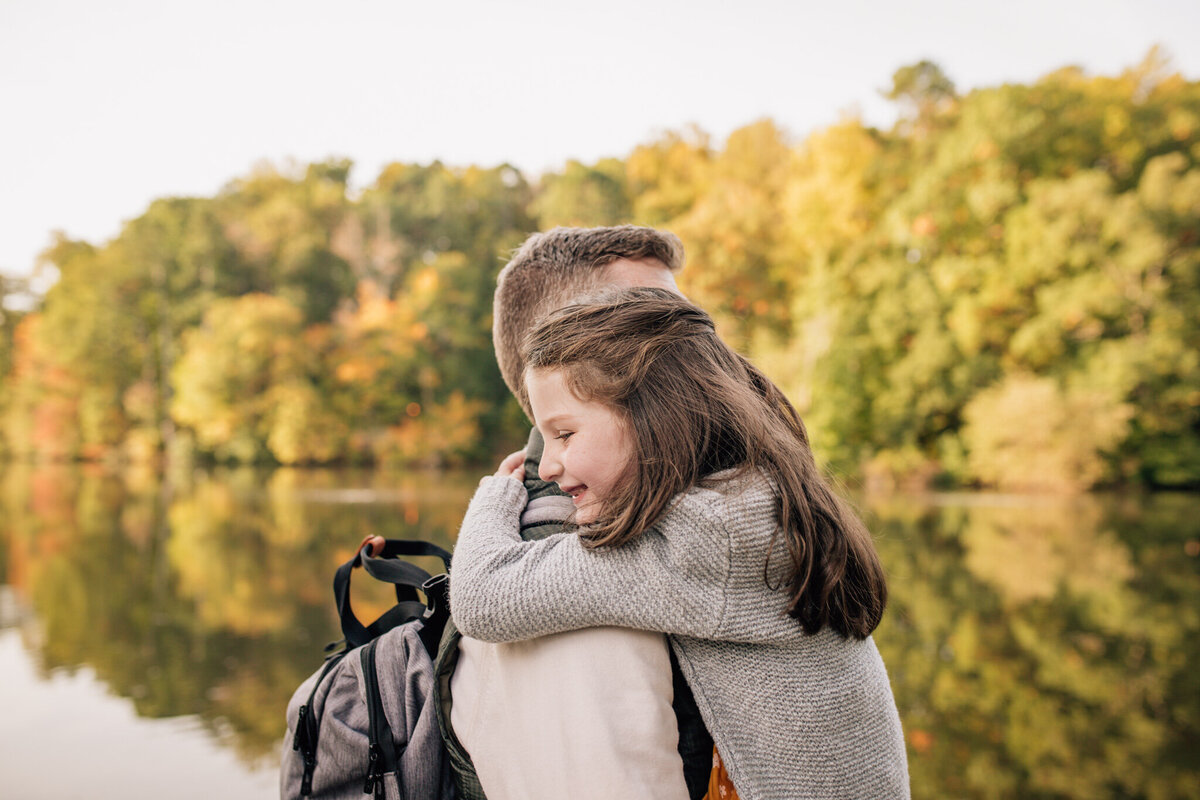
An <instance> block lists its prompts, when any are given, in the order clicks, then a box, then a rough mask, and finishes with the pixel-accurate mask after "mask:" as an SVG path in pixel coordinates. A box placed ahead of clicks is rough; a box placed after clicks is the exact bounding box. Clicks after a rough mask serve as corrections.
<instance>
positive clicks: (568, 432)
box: [554, 431, 575, 442]
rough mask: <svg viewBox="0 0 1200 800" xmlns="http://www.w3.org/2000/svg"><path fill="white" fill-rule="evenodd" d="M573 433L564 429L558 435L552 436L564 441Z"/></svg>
mask: <svg viewBox="0 0 1200 800" xmlns="http://www.w3.org/2000/svg"><path fill="white" fill-rule="evenodd" d="M574 434H575V432H574V431H564V432H563V433H560V434H559V435H558V436H555V437H554V438H555V439H560V440H562V441H564V442H565V441H566V440H567V439H570V438H571V437H572V436H573V435H574Z"/></svg>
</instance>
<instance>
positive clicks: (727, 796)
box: [704, 747, 738, 800]
mask: <svg viewBox="0 0 1200 800" xmlns="http://www.w3.org/2000/svg"><path fill="white" fill-rule="evenodd" d="M704 800H738V795H737V789H734V788H733V781H731V780H729V773H728V772H726V771H725V764H724V762H722V761H721V754H720V753H718V752H717V748H715V747H714V748H713V768H712V774H710V775H709V776H708V794H706V795H704Z"/></svg>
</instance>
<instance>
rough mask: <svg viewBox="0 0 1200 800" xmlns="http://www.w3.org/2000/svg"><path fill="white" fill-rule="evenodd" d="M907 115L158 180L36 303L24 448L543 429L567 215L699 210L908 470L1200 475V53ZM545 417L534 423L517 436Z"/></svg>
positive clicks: (1076, 485) (739, 305) (847, 401)
mask: <svg viewBox="0 0 1200 800" xmlns="http://www.w3.org/2000/svg"><path fill="white" fill-rule="evenodd" d="M889 96H890V97H891V98H892V99H893V100H894V101H895V102H897V103H898V104H899V105H900V107H901V108H902V110H903V113H902V114H901V116H900V121H899V122H898V123H897V124H896V125H895V127H893V128H892V129H891V130H886V131H885V130H879V129H875V128H871V127H867V126H865V125H863V124H862V123H861V122H860V121H859V120H857V119H854V118H847V119H844V120H842V121H840V122H838V123H836V124H834V125H832V126H830V127H829V128H827V129H824V130H821V131H818V132H816V133H814V134H812V135H811V136H809V137H808V138H806V139H804V140H803V141H794V140H793V139H792V138H791V137H789V136H788V134H787V133H785V132H784V131H782V130H780V129H779V128H778V127H777V126H776V125H775V124H774V123H772V122H771V121H769V120H763V121H759V122H756V123H754V124H751V125H748V126H746V127H744V128H742V129H740V130H738V131H735V132H734V133H733V134H732V135H731V136H730V137H729V138H728V140H727V141H726V142H724V143H723V145H715V144H714V143H713V142H712V141H710V139H709V137H708V136H706V135H705V134H704V133H703V132H701V131H699V130H695V129H692V130H686V131H679V132H671V133H667V134H664V135H662V136H661V137H659V138H658V139H656V140H654V141H651V142H649V143H647V144H645V145H643V146H640V147H638V148H636V149H635V150H634V151H633V152H632V153H630V154H628V156H627V157H626V158H624V159H615V158H614V159H605V160H602V161H599V162H597V163H595V164H581V163H577V162H571V163H568V164H567V165H566V166H565V168H563V169H562V170H561V171H559V172H554V173H550V174H547V175H544V176H542V177H541V178H540V179H539V180H538V181H537V182H536V183H531V182H530V181H529V180H527V179H526V177H524V176H523V175H521V174H520V173H519V172H518V171H517V170H515V169H513V168H511V167H509V166H500V167H496V168H491V169H484V168H479V167H470V168H466V169H458V168H451V167H448V166H445V165H443V164H440V163H436V162H435V163H434V164H431V165H428V166H418V165H407V164H393V165H390V166H388V167H387V168H385V169H384V170H383V171H382V173H381V174H380V175H379V176H378V178H377V179H376V180H375V182H374V183H373V184H372V185H370V186H369V187H368V188H366V189H365V190H363V191H362V192H361V193H358V194H353V195H352V194H351V193H349V192H348V191H347V176H348V173H349V170H350V164H349V163H348V162H329V163H321V164H313V165H310V166H308V167H306V168H302V169H294V170H289V169H277V168H273V167H264V168H262V169H260V170H257V171H255V172H253V173H252V174H250V175H248V176H246V177H244V178H240V179H238V180H235V181H233V182H231V183H230V184H229V185H228V186H227V187H226V188H225V189H224V190H223V191H221V192H220V193H219V194H218V195H217V196H216V197H212V198H172V199H163V200H159V201H156V202H155V203H153V204H152V205H151V206H150V208H149V209H147V211H146V213H145V214H143V215H142V216H141V217H139V218H137V219H135V220H133V221H131V222H129V223H128V224H127V225H126V226H125V227H124V229H123V230H122V231H121V233H120V235H119V236H118V237H117V238H115V239H114V240H112V241H111V242H108V243H107V244H105V245H103V246H95V245H91V244H88V243H85V242H78V241H69V240H65V239H64V240H60V241H58V242H57V243H56V244H54V246H52V247H51V248H50V249H49V250H48V251H47V252H46V254H45V262H46V263H47V264H49V265H52V266H53V268H55V269H57V271H58V274H59V279H58V281H57V283H56V284H55V285H54V286H53V288H52V289H50V290H49V291H48V292H47V293H46V295H45V297H44V299H43V300H42V302H41V304H40V306H39V307H38V308H37V309H36V310H35V311H33V312H32V313H29V314H27V315H25V316H24V318H22V319H19V320H18V319H17V318H16V315H13V314H11V313H9V314H8V316H7V317H6V318H5V320H4V329H3V330H4V337H3V342H4V344H3V345H0V367H3V368H4V369H5V371H6V378H5V392H4V395H3V399H2V400H0V403H2V406H3V408H2V409H0V413H2V415H3V432H4V437H3V438H4V447H5V448H6V449H7V452H8V453H9V455H10V456H12V457H18V458H31V457H36V458H58V459H70V458H83V459H129V460H147V459H154V458H157V457H159V456H160V454H162V453H167V454H169V455H171V456H172V457H180V458H184V457H190V458H206V459H214V460H218V461H231V462H272V461H274V462H279V463H285V464H296V463H301V464H302V463H343V462H352V463H401V464H407V463H448V462H455V461H463V460H474V459H479V458H483V457H486V456H489V455H491V454H492V453H494V452H496V451H497V450H498V449H500V448H499V447H498V446H497V443H498V442H499V443H503V444H511V443H513V441H514V435H516V434H514V431H518V432H519V430H520V428H521V424H520V423H521V414H520V411H519V409H518V408H517V407H516V405H515V403H513V402H512V401H511V399H509V398H508V393H507V391H506V390H505V388H504V385H503V383H502V382H501V380H500V378H499V375H498V373H497V371H496V368H495V365H494V361H493V358H492V353H491V342H490V336H489V329H490V313H491V292H492V287H493V282H494V279H495V274H496V272H497V271H498V270H499V268H500V267H501V266H502V264H503V263H504V261H505V258H506V255H507V253H508V252H509V251H510V250H511V248H513V247H514V246H516V245H517V244H519V243H520V241H521V240H522V239H523V238H524V237H525V236H526V235H527V234H528V233H529V232H530V231H533V230H537V229H545V228H547V227H550V226H553V225H560V224H570V225H601V224H615V223H621V222H636V223H639V224H646V225H654V226H658V227H663V228H667V229H670V230H672V231H674V232H676V233H677V234H679V235H680V237H681V238H682V239H683V241H684V244H685V246H686V248H687V251H688V266H687V267H686V269H685V270H684V272H683V274H682V276H681V278H682V280H681V284H682V288H683V289H684V291H685V292H686V293H688V294H689V296H691V297H693V298H694V299H696V300H697V301H699V302H700V303H701V304H703V305H704V306H705V307H707V308H709V309H710V310H712V311H713V312H714V315H715V316H716V317H717V319H718V322H719V326H720V327H719V330H720V331H721V332H722V333H723V335H724V336H726V337H727V338H728V339H729V340H731V341H732V342H733V343H735V344H736V345H737V346H738V347H739V348H741V349H742V350H743V351H744V352H746V353H747V354H748V355H750V356H751V357H752V358H753V359H755V360H756V362H757V363H759V364H760V365H761V366H762V367H763V368H764V369H766V371H767V372H768V373H770V374H771V375H772V376H773V377H774V378H775V379H776V380H777V381H778V382H779V383H780V384H781V386H783V388H784V389H785V391H787V393H788V394H789V396H790V397H791V398H792V399H793V400H794V402H795V403H796V404H797V406H798V407H799V409H800V410H801V413H802V414H803V415H804V416H805V419H806V421H807V422H808V425H809V427H810V430H811V433H812V437H813V440H814V445H815V446H816V448H817V450H818V452H819V455H820V456H821V457H822V458H824V459H825V461H826V462H827V463H828V464H830V465H831V466H832V467H833V468H834V469H835V470H837V471H840V472H843V473H854V474H861V475H864V476H865V477H866V478H867V479H868V480H869V481H871V482H876V483H885V484H920V485H929V484H931V483H932V484H937V483H946V484H953V483H959V484H980V485H995V486H1000V487H1006V488H1028V487H1038V488H1052V489H1068V490H1069V489H1080V488H1088V487H1091V486H1095V485H1103V484H1110V483H1135V484H1144V485H1150V486H1159V487H1166V486H1177V487H1179V486H1192V487H1194V486H1196V485H1200V315H1198V314H1197V311H1196V309H1198V308H1200V261H1198V251H1197V242H1198V240H1200V169H1197V163H1198V162H1200V83H1197V82H1192V81H1187V80H1185V79H1184V78H1182V77H1181V76H1179V75H1177V74H1172V73H1171V72H1170V70H1169V69H1167V68H1166V65H1165V62H1164V61H1163V59H1162V58H1161V57H1160V55H1159V54H1158V53H1157V52H1156V51H1152V52H1151V53H1150V54H1149V55H1148V56H1147V57H1146V59H1145V61H1144V62H1143V63H1142V64H1140V65H1138V66H1136V67H1134V68H1131V69H1129V70H1127V71H1126V72H1124V73H1123V74H1121V75H1119V76H1116V77H1103V76H1101V77H1095V76H1089V75H1086V74H1084V73H1082V72H1081V71H1079V70H1077V69H1074V68H1068V69H1063V70H1060V71H1058V72H1055V73H1052V74H1050V75H1047V76H1045V77H1044V78H1042V79H1040V80H1038V81H1037V82H1035V83H1033V84H1031V85H1005V86H1000V87H994V88H987V89H979V90H975V91H972V92H970V93H969V94H966V95H960V94H958V93H957V92H956V91H955V89H954V86H953V84H952V82H951V81H950V80H949V79H948V78H947V76H945V75H944V74H943V73H942V71H941V70H940V69H939V68H938V67H937V66H936V65H934V64H931V63H928V62H922V63H920V64H916V65H913V66H910V67H905V68H903V69H901V70H899V71H897V72H896V74H895V75H894V76H893V81H892V87H891V91H890V93H889ZM516 440H517V441H519V436H517V439H516Z"/></svg>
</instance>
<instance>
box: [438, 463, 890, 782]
mask: <svg viewBox="0 0 1200 800" xmlns="http://www.w3.org/2000/svg"><path fill="white" fill-rule="evenodd" d="M524 505H525V489H524V487H523V486H522V485H521V484H520V483H519V482H518V481H516V480H514V479H512V478H496V477H489V478H485V479H484V480H483V481H482V482H481V484H480V487H479V490H478V491H477V492H476V494H475V497H474V499H473V500H472V501H471V505H470V507H469V508H468V509H467V514H466V517H465V518H464V520H463V525H462V530H461V531H460V532H459V536H458V543H457V545H456V546H455V550H454V569H453V571H452V573H451V580H450V608H451V613H452V615H453V617H454V621H455V623H456V624H457V625H458V628H459V630H461V631H462V632H463V633H464V634H466V635H467V636H472V637H475V638H477V639H482V640H485V641H491V642H506V641H516V640H521V639H529V638H533V637H536V636H544V635H546V634H551V633H558V632H561V631H567V630H575V629H578V628H587V627H592V626H596V625H619V626H625V627H631V628H640V629H644V630H651V631H662V632H664V633H667V634H670V640H671V646H672V648H673V649H674V651H675V654H676V656H677V657H678V658H679V664H680V667H681V669H682V671H683V673H684V676H685V677H686V678H687V681H688V684H689V685H690V686H691V687H692V690H693V691H694V692H695V695H696V702H697V704H698V705H699V707H700V711H701V714H702V715H703V717H704V722H705V724H706V725H707V727H708V729H709V731H710V732H711V733H712V736H713V740H714V741H715V742H716V746H717V749H718V750H719V751H720V753H721V758H722V759H723V760H724V761H725V764H726V767H727V769H728V770H729V774H730V777H731V778H732V780H733V784H734V786H736V787H737V790H738V795H739V796H740V797H741V798H742V799H743V800H766V798H781V799H782V798H788V799H789V800H790V799H791V798H907V797H908V796H909V787H908V764H907V760H906V757H905V748H904V738H903V734H902V732H901V729H900V717H899V714H898V713H897V712H896V704H895V701H894V700H893V698H892V691H891V687H890V685H889V684H888V678H887V672H886V671H885V669H884V666H883V660H882V659H881V658H880V657H879V651H878V650H876V648H875V643H874V642H873V641H872V640H871V639H869V638H868V639H866V640H865V641H858V640H855V639H843V638H841V637H839V636H838V635H837V634H836V633H833V632H832V631H829V630H828V629H826V630H823V631H821V632H820V633H818V634H816V635H814V636H809V635H807V634H805V633H804V632H803V630H802V629H801V627H800V624H799V623H798V622H797V621H796V620H794V619H792V618H791V617H789V616H788V615H787V613H786V605H787V604H786V597H785V595H784V593H783V592H782V591H777V590H771V589H770V588H769V587H768V586H767V585H766V583H765V581H764V575H763V566H764V564H765V563H766V557H767V550H768V546H769V542H770V538H771V533H772V531H773V530H774V529H775V527H776V521H775V510H774V509H775V504H774V498H773V495H772V492H771V489H770V486H769V485H768V484H767V483H766V481H765V480H763V479H761V478H757V479H755V478H747V479H743V480H741V481H738V482H736V483H733V482H727V483H726V484H724V485H723V486H722V488H720V489H701V488H693V489H691V490H689V491H688V492H686V493H684V494H682V495H680V496H679V497H678V498H677V499H676V501H675V503H674V505H673V506H672V507H671V509H670V510H669V511H668V512H667V514H665V515H664V517H663V519H662V520H660V521H659V523H658V524H657V525H655V526H654V528H652V529H650V530H648V531H646V532H645V533H643V534H642V535H641V536H639V537H638V538H637V539H636V540H634V541H633V542H631V543H629V544H627V545H624V546H622V547H618V548H608V549H600V550H588V549H585V548H584V547H583V546H582V545H581V544H580V540H579V538H578V536H576V535H574V534H570V533H568V534H559V535H555V536H551V537H549V538H547V539H543V540H540V541H536V542H525V541H522V540H521V538H520V535H519V534H518V530H519V524H520V514H521V509H522V508H523V507H524ZM781 550H783V551H784V552H786V550H784V548H783V547H782V545H781V546H780V547H777V548H776V552H779V551H781ZM775 562H780V563H775ZM785 570H786V566H785V565H784V564H783V563H782V562H781V560H780V559H779V558H778V556H776V557H775V558H773V559H772V566H771V569H770V574H771V578H772V585H779V581H780V579H781V578H782V577H783V575H784V573H785Z"/></svg>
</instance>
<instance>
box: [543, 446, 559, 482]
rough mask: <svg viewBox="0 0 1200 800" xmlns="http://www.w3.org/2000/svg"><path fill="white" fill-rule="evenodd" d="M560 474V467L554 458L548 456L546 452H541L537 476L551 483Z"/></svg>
mask: <svg viewBox="0 0 1200 800" xmlns="http://www.w3.org/2000/svg"><path fill="white" fill-rule="evenodd" d="M561 474H562V467H561V465H560V464H559V463H558V460H557V459H555V458H548V457H547V455H546V454H544V453H543V454H542V460H541V463H540V464H538V477H539V478H541V479H542V480H544V481H546V482H547V483H551V482H553V481H554V479H555V478H557V477H558V476H559V475H561Z"/></svg>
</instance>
